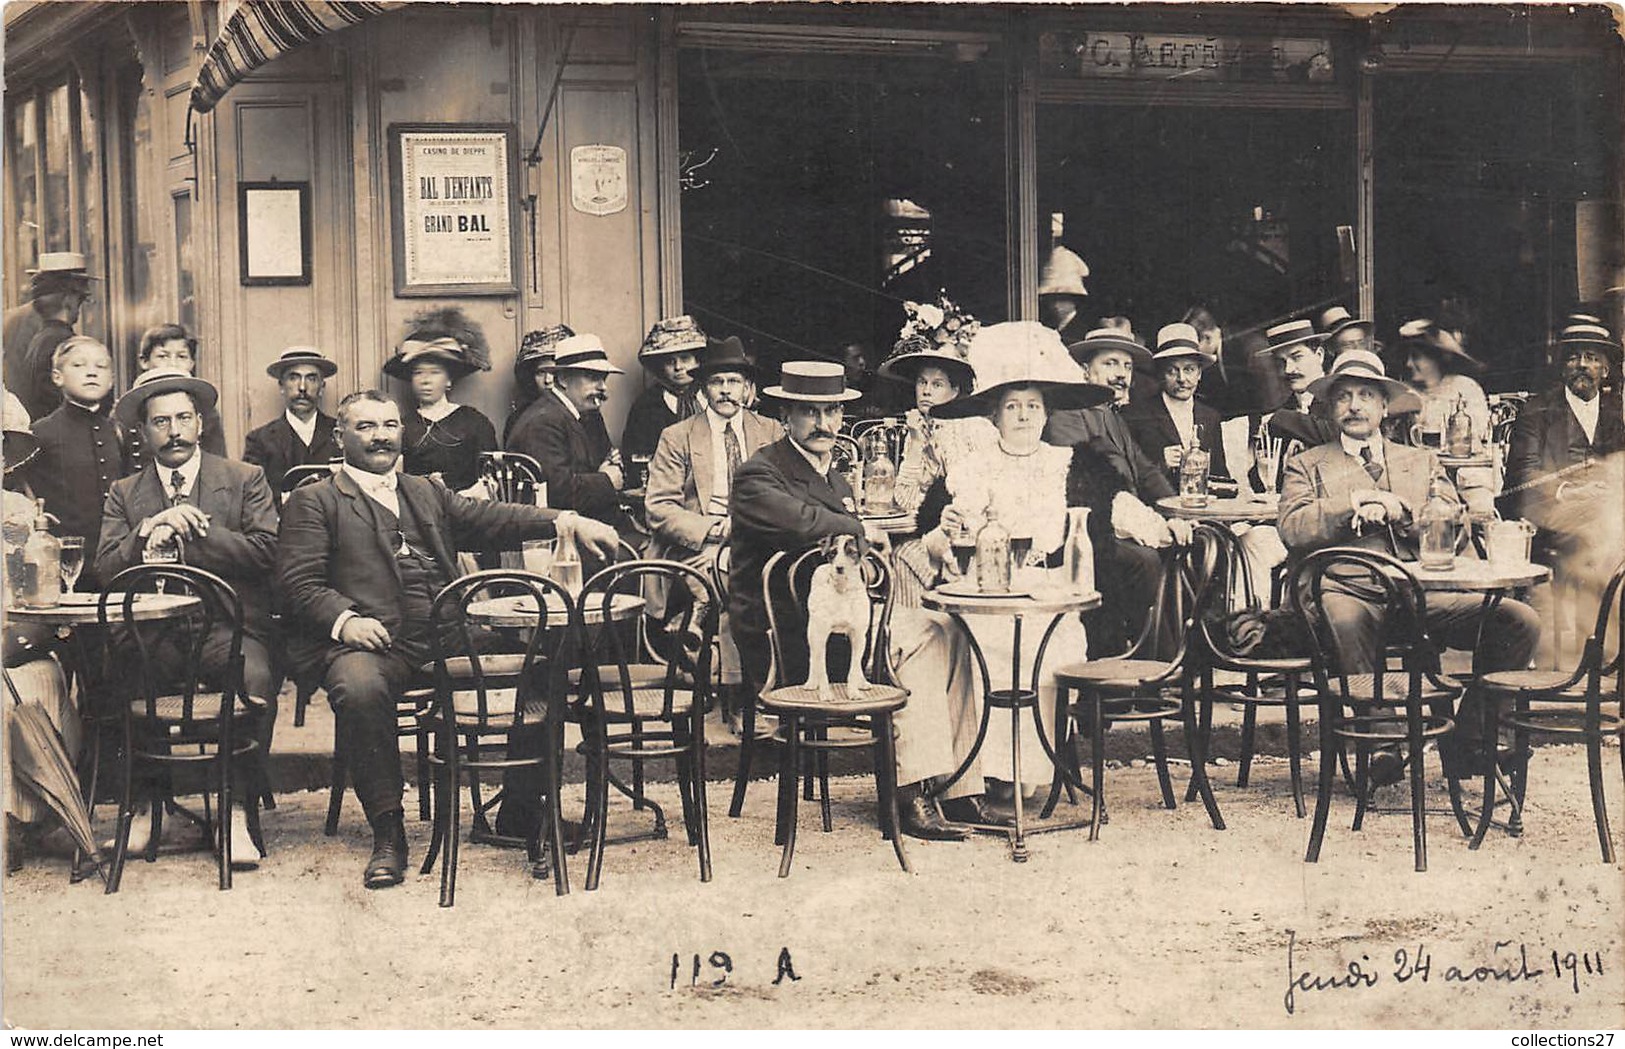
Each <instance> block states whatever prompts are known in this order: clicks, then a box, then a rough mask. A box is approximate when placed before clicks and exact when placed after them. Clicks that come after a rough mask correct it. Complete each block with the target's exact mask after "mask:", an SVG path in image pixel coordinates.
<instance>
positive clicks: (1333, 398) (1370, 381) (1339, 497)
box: [1280, 350, 1540, 784]
mask: <svg viewBox="0 0 1625 1049" xmlns="http://www.w3.org/2000/svg"><path fill="white" fill-rule="evenodd" d="M1310 389H1311V391H1312V392H1313V394H1314V396H1315V397H1316V398H1318V399H1321V400H1324V401H1325V402H1326V403H1327V404H1328V405H1329V406H1330V409H1331V413H1332V418H1333V420H1334V421H1335V423H1336V424H1337V427H1338V437H1337V439H1336V440H1334V441H1329V442H1327V443H1326V444H1322V445H1319V446H1317V447H1315V448H1310V449H1308V450H1306V451H1304V452H1303V453H1302V454H1300V455H1298V456H1296V457H1294V458H1293V459H1291V460H1289V461H1288V462H1287V466H1286V480H1285V483H1284V484H1283V486H1282V490H1281V510H1280V530H1281V537H1282V539H1284V540H1285V541H1286V544H1287V546H1288V547H1289V548H1290V549H1291V550H1292V551H1293V553H1294V554H1302V553H1307V552H1309V551H1312V550H1317V549H1319V548H1321V547H1325V546H1358V547H1363V548H1365V549H1368V550H1382V551H1384V552H1387V553H1391V554H1393V555H1394V556H1395V557H1397V558H1399V559H1400V560H1402V561H1415V560H1416V559H1417V555H1418V547H1419V537H1418V533H1417V524H1416V517H1417V515H1418V514H1419V513H1420V512H1421V509H1422V505H1423V504H1424V503H1425V502H1426V501H1427V499H1428V492H1429V487H1430V485H1431V484H1432V483H1433V482H1434V481H1435V479H1437V480H1438V481H1439V482H1440V483H1439V490H1440V491H1441V492H1442V494H1443V495H1444V496H1445V498H1447V499H1449V500H1451V501H1452V502H1455V503H1457V504H1458V505H1459V503H1460V496H1459V495H1458V494H1457V492H1456V489H1455V486H1454V485H1453V484H1451V483H1450V481H1449V480H1448V479H1446V478H1445V476H1444V473H1443V470H1442V469H1441V468H1440V466H1439V461H1438V457H1437V455H1435V454H1434V453H1433V452H1432V451H1429V450H1427V449H1423V448H1410V447H1406V446H1404V445H1399V444H1395V443H1393V442H1391V441H1387V440H1384V439H1383V437H1382V432H1381V426H1382V420H1383V419H1384V418H1385V417H1386V416H1387V414H1388V413H1389V412H1390V411H1393V412H1404V411H1415V410H1416V408H1417V407H1418V405H1419V404H1420V401H1419V399H1418V398H1417V397H1416V395H1415V394H1414V393H1412V391H1411V390H1410V388H1409V387H1407V386H1406V385H1405V384H1404V383H1402V382H1399V381H1397V380H1395V379H1390V378H1388V376H1387V373H1386V372H1385V371H1384V369H1383V365H1382V360H1381V358H1379V357H1378V356H1377V355H1376V354H1374V353H1368V352H1367V351H1365V350H1350V351H1348V352H1346V353H1344V354H1343V356H1341V357H1339V358H1338V360H1337V363H1336V365H1334V366H1333V368H1332V370H1331V372H1330V373H1329V374H1327V375H1325V376H1322V377H1321V378H1320V379H1317V380H1316V381H1315V383H1314V384H1313V385H1312V386H1311V387H1310ZM1390 537H1391V538H1390ZM1390 542H1391V543H1392V548H1391V547H1390ZM1426 603H1427V626H1428V631H1429V632H1430V633H1431V634H1432V635H1433V637H1434V638H1435V639H1436V640H1437V641H1439V642H1440V643H1441V644H1443V645H1445V646H1446V647H1449V648H1459V649H1471V648H1472V647H1473V645H1474V644H1475V643H1476V641H1477V639H1478V634H1479V619H1480V615H1481V612H1482V609H1483V600H1482V598H1481V597H1480V595H1478V594H1471V593H1451V592H1449V591H1431V592H1429V593H1428V595H1427V599H1426ZM1324 607H1325V611H1326V615H1327V617H1328V619H1329V620H1330V623H1331V627H1332V629H1333V630H1334V631H1336V633H1337V636H1338V642H1339V647H1340V650H1341V655H1342V658H1343V660H1344V664H1343V667H1342V670H1343V672H1344V673H1347V674H1362V673H1369V672H1371V670H1372V669H1373V668H1374V667H1376V666H1377V664H1378V662H1379V660H1380V659H1381V658H1382V638H1381V637H1379V636H1378V631H1377V626H1378V620H1379V617H1380V615H1381V612H1382V610H1381V609H1380V608H1378V607H1377V606H1376V605H1374V604H1373V603H1372V602H1371V601H1370V600H1369V598H1367V597H1365V596H1362V595H1361V594H1359V593H1355V592H1349V593H1327V594H1326V595H1325V601H1324ZM1492 616H1493V618H1492V619H1491V620H1490V621H1489V622H1487V623H1485V624H1484V626H1483V633H1484V636H1485V637H1486V638H1489V639H1492V642H1493V643H1492V644H1491V645H1490V646H1488V647H1487V649H1486V651H1484V652H1482V653H1481V657H1482V660H1483V664H1484V669H1486V670H1512V669H1518V670H1521V669H1523V668H1525V667H1526V666H1528V664H1529V657H1530V656H1531V655H1532V654H1533V652H1534V650H1535V644H1536V641H1537V640H1538V637H1539V633H1540V623H1539V619H1538V618H1537V617H1536V615H1535V613H1534V612H1533V610H1531V609H1530V608H1529V607H1528V606H1527V605H1524V604H1521V603H1519V602H1517V601H1512V600H1506V601H1502V602H1501V603H1500V604H1499V605H1497V606H1496V608H1495V611H1494V612H1493V613H1492ZM1481 735H1482V733H1481V725H1480V724H1479V716H1478V703H1477V695H1476V693H1475V692H1474V691H1472V690H1469V691H1468V692H1467V694H1466V696H1465V697H1463V700H1462V704H1461V711H1460V715H1459V717H1458V719H1457V730H1456V732H1455V733H1452V734H1450V735H1447V736H1445V737H1442V738H1441V740H1440V753H1441V755H1442V756H1444V757H1445V759H1446V761H1447V762H1450V763H1451V764H1453V765H1454V766H1455V768H1454V770H1455V771H1456V772H1457V773H1458V774H1468V773H1470V772H1472V771H1473V770H1474V767H1475V765H1476V763H1477V760H1478V755H1477V754H1476V753H1475V749H1476V747H1477V746H1478V745H1479V742H1480V738H1481ZM1447 741H1448V742H1447ZM1383 766H1384V767H1383V768H1381V769H1380V770H1379V768H1377V767H1374V768H1373V772H1372V779H1373V782H1374V783H1378V784H1380V783H1382V782H1384V781H1388V782H1393V781H1397V779H1398V776H1399V769H1398V767H1397V763H1396V762H1393V761H1388V762H1384V763H1383ZM1390 777H1391V778H1390Z"/></svg>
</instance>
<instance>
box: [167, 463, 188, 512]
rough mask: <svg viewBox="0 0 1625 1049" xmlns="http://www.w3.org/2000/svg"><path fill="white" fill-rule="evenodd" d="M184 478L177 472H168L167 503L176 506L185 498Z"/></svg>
mask: <svg viewBox="0 0 1625 1049" xmlns="http://www.w3.org/2000/svg"><path fill="white" fill-rule="evenodd" d="M185 489H186V476H185V475H184V474H182V473H181V472H180V471H179V470H171V471H170V472H169V501H170V503H172V504H178V503H180V502H181V501H182V500H183V499H185V498H186V494H185Z"/></svg>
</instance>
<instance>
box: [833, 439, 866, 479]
mask: <svg viewBox="0 0 1625 1049" xmlns="http://www.w3.org/2000/svg"><path fill="white" fill-rule="evenodd" d="M829 454H830V463H831V468H832V469H833V470H834V471H835V472H836V473H838V474H840V475H841V476H843V477H845V478H846V479H847V480H848V481H849V482H851V483H852V489H853V491H854V492H855V491H857V489H858V488H859V487H860V486H861V482H862V480H863V453H862V452H861V451H859V449H858V442H857V441H855V440H853V439H852V438H851V437H849V436H847V435H846V434H844V433H838V434H836V435H835V444H834V446H833V447H832V448H830V451H829ZM853 478H856V479H857V480H856V481H853Z"/></svg>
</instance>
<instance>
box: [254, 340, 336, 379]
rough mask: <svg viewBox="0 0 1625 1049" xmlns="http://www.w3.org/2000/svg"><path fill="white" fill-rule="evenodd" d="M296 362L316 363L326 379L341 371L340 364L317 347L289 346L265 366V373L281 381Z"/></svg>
mask: <svg viewBox="0 0 1625 1049" xmlns="http://www.w3.org/2000/svg"><path fill="white" fill-rule="evenodd" d="M296 364H314V365H315V366H316V369H317V370H318V371H320V372H321V373H322V377H323V378H325V379H331V378H332V377H333V376H335V375H337V374H338V372H339V366H338V365H337V364H334V363H333V362H332V361H330V360H328V359H327V358H326V357H324V356H323V355H322V351H321V350H318V349H317V348H316V347H314V346H289V347H288V348H287V349H285V350H283V351H282V356H280V357H278V358H277V359H276V360H274V361H272V362H271V363H270V364H267V365H266V366H265V374H267V375H269V376H270V377H271V378H273V379H277V380H279V381H280V380H281V378H282V373H283V372H285V371H287V370H288V369H289V368H292V367H293V366H294V365H296Z"/></svg>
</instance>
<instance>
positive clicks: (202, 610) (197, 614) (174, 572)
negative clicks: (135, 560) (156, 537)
mask: <svg viewBox="0 0 1625 1049" xmlns="http://www.w3.org/2000/svg"><path fill="white" fill-rule="evenodd" d="M154 594H156V595H159V596H162V597H165V598H169V599H171V600H174V599H186V598H192V599H195V600H196V602H197V604H196V605H194V606H193V607H191V608H188V609H187V610H186V611H185V612H184V613H183V614H181V615H178V616H174V617H170V618H164V619H158V620H143V619H142V618H141V612H140V610H139V609H138V608H137V605H138V603H139V599H140V598H141V597H142V596H145V595H154ZM96 621H97V623H99V624H100V625H101V626H102V627H104V628H106V627H113V628H114V629H113V630H112V632H111V633H110V635H109V640H108V649H107V658H108V660H109V666H108V668H107V676H106V678H105V680H107V681H109V682H123V683H124V686H123V687H124V690H125V691H124V693H123V695H124V696H125V697H128V699H129V701H128V702H122V703H121V704H120V706H121V707H123V709H124V715H125V717H126V718H136V719H144V720H148V721H157V720H160V719H161V720H163V721H164V722H165V723H166V724H170V725H177V724H178V726H179V727H178V728H177V729H175V730H174V735H175V736H176V737H177V738H180V739H185V738H188V737H191V736H193V735H195V734H196V731H197V730H199V729H202V730H212V728H213V727H214V726H215V725H216V724H218V723H221V722H229V721H230V720H231V718H232V713H231V712H233V711H235V709H236V700H237V699H238V698H240V697H241V695H242V687H243V685H242V677H243V602H242V599H241V598H240V597H238V596H237V591H236V590H234V589H233V588H232V586H231V584H230V583H227V582H226V581H225V580H224V579H221V578H220V577H219V576H217V575H215V574H214V573H212V572H206V571H204V570H203V569H201V568H194V567H192V566H191V565H183V564H140V565H132V566H130V567H129V568H126V569H125V570H124V571H122V572H120V573H119V574H118V575H116V576H114V577H113V578H112V579H110V580H109V581H108V582H107V584H106V585H105V586H104V587H103V589H102V593H101V596H100V597H99V598H98V599H97V601H96ZM221 629H224V630H226V631H228V637H229V640H228V642H227V645H228V647H227V652H226V660H225V663H224V667H225V669H224V670H223V671H220V672H217V673H215V674H212V675H210V677H211V678H212V679H213V684H214V686H215V688H214V689H213V690H212V691H208V690H205V689H204V686H203V685H202V683H201V682H202V679H203V677H204V674H203V647H204V645H205V644H206V643H207V642H208V641H209V639H210V638H211V636H217V631H219V630H221ZM132 657H133V659H132ZM131 662H133V663H134V666H133V667H132V666H130V663H131ZM217 698H218V704H217V703H216V699H217Z"/></svg>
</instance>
